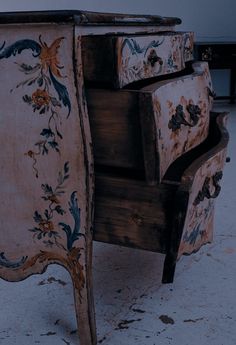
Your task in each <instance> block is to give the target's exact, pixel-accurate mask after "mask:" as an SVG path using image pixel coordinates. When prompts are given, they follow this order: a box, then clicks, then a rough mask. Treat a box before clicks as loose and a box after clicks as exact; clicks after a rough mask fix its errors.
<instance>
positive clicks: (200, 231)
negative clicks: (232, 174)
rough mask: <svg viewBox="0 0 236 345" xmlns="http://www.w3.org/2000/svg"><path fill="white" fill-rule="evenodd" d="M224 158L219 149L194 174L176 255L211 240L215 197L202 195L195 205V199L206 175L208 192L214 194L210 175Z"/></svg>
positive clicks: (195, 248) (224, 154)
mask: <svg viewBox="0 0 236 345" xmlns="http://www.w3.org/2000/svg"><path fill="white" fill-rule="evenodd" d="M225 158H226V149H224V150H222V151H220V152H219V153H218V154H216V155H215V156H214V157H212V158H211V159H209V160H208V161H207V162H206V163H204V164H203V165H202V166H201V168H200V169H199V170H198V171H197V173H196V174H195V176H194V180H193V184H192V187H191V191H190V195H189V201H188V211H187V214H186V218H185V221H184V228H183V234H182V238H181V242H180V246H179V252H178V257H180V256H181V255H182V254H191V253H193V252H195V251H197V250H198V249H199V248H200V247H201V246H202V245H203V244H206V243H209V242H211V241H212V237H213V226H214V206H215V200H216V199H215V198H210V199H208V198H206V197H204V199H203V200H202V201H200V202H199V203H198V204H197V205H196V202H195V200H196V198H197V197H198V195H199V192H200V191H201V190H202V187H203V185H204V181H205V180H206V178H207V177H209V178H210V193H211V195H213V194H214V192H215V186H214V183H213V181H212V177H213V176H214V175H215V174H216V173H218V172H222V171H223V167H224V163H225ZM219 184H220V183H219Z"/></svg>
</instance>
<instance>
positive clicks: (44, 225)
mask: <svg viewBox="0 0 236 345" xmlns="http://www.w3.org/2000/svg"><path fill="white" fill-rule="evenodd" d="M39 227H40V229H41V230H42V231H43V232H50V231H53V229H54V225H53V222H51V221H50V220H42V221H41V222H40V223H39Z"/></svg>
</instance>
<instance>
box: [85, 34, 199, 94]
mask: <svg viewBox="0 0 236 345" xmlns="http://www.w3.org/2000/svg"><path fill="white" fill-rule="evenodd" d="M82 49H83V50H82V53H83V62H84V77H85V81H87V82H99V83H107V84H109V85H112V86H113V87H115V88H122V87H123V86H125V85H127V84H130V83H132V82H134V81H138V80H143V79H146V78H151V77H156V76H161V75H165V74H169V73H174V72H178V71H181V70H182V69H184V67H185V62H187V61H190V60H192V59H193V33H192V32H182V33H180V32H165V33H164V32H162V33H159V34H152V35H148V36H147V35H116V36H114V35H113V36H99V37H98V36H96V37H95V36H87V37H86V36H85V37H83V38H82Z"/></svg>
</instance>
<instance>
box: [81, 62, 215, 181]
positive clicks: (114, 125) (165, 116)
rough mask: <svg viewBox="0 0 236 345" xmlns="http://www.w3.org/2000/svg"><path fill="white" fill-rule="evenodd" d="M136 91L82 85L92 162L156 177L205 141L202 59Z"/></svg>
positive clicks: (206, 82)
mask: <svg viewBox="0 0 236 345" xmlns="http://www.w3.org/2000/svg"><path fill="white" fill-rule="evenodd" d="M194 66H195V68H196V72H194V73H192V74H190V75H186V76H183V77H178V78H175V79H171V80H168V81H161V82H157V83H154V84H152V85H149V86H147V87H145V88H142V89H140V90H121V91H109V90H105V89H103V90H99V89H90V90H87V101H88V109H89V116H90V122H91V131H92V139H93V144H94V154H95V163H97V164H99V165H104V166H112V167H122V168H128V169H134V170H141V171H146V179H147V181H148V182H149V183H150V184H155V183H157V182H160V181H161V180H162V178H163V176H164V174H165V172H166V170H167V169H168V167H169V166H170V164H171V163H173V162H174V161H175V160H176V159H177V158H178V157H179V156H181V155H183V154H184V153H185V152H187V151H189V150H191V149H192V148H194V147H195V146H197V145H199V144H200V143H201V142H202V141H204V140H205V138H206V137H207V133H208V128H209V112H210V110H211V104H212V98H211V97H210V96H209V95H210V93H209V90H211V80H210V76H209V71H208V67H207V64H206V63H204V62H203V63H198V64H195V65H194Z"/></svg>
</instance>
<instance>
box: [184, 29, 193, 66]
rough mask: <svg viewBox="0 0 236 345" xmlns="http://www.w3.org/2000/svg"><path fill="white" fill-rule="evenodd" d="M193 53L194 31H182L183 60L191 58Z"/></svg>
mask: <svg viewBox="0 0 236 345" xmlns="http://www.w3.org/2000/svg"><path fill="white" fill-rule="evenodd" d="M193 54H194V33H193V32H184V33H183V55H184V61H185V62H187V61H191V60H193Z"/></svg>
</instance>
